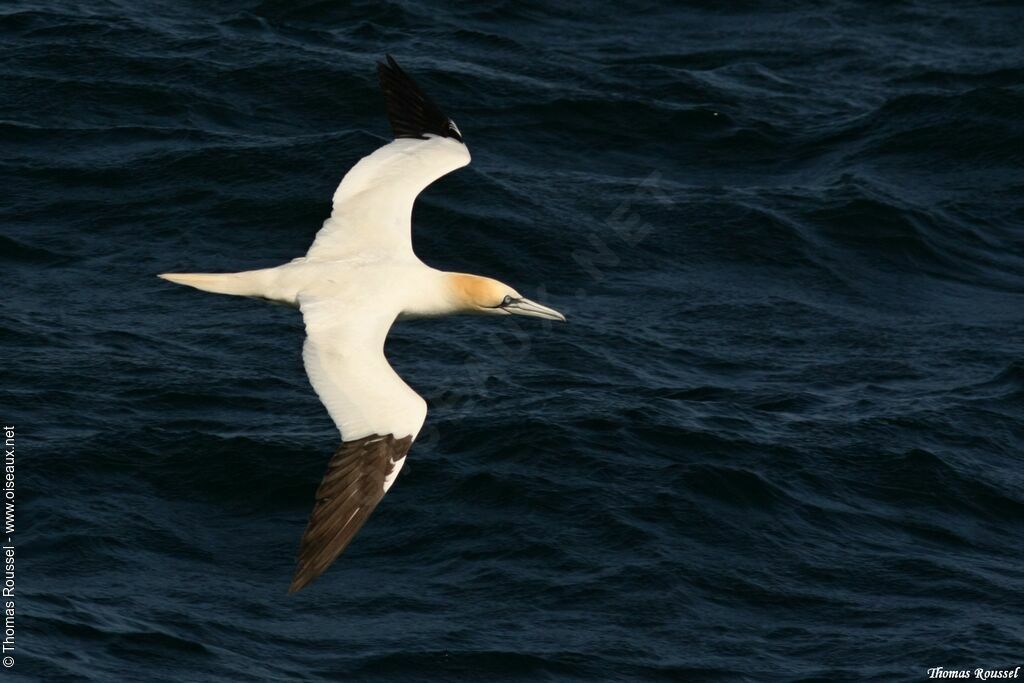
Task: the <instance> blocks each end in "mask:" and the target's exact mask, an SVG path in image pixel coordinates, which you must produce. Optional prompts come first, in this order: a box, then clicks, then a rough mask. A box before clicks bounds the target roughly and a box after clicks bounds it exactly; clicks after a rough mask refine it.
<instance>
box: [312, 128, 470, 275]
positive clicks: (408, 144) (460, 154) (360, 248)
mask: <svg viewBox="0 0 1024 683" xmlns="http://www.w3.org/2000/svg"><path fill="white" fill-rule="evenodd" d="M469 162H470V156H469V150H468V149H467V148H466V146H465V145H464V144H462V143H461V142H459V141H458V140H455V139H454V138H446V137H440V136H437V135H428V136H427V138H426V139H425V140H421V139H417V138H399V139H398V140H394V141H393V142H390V143H388V144H386V145H384V146H383V147H381V148H380V149H378V150H377V151H376V152H374V153H373V154H370V155H369V156H366V157H363V158H362V159H361V160H360V161H359V163H357V164H356V165H355V166H353V167H352V170H350V171H349V172H348V173H347V174H346V175H345V177H344V178H343V179H342V181H341V184H340V185H339V186H338V189H337V190H336V191H335V193H334V209H333V211H332V213H331V217H330V218H328V219H327V220H326V221H325V222H324V224H323V227H322V228H320V232H318V233H317V235H316V239H315V240H314V241H313V245H312V246H311V247H310V248H309V251H308V252H307V253H306V257H307V258H310V259H319V260H333V259H336V258H343V257H345V256H350V255H352V254H354V253H364V252H369V251H380V252H382V253H387V254H388V255H390V256H396V255H399V254H403V253H408V254H412V205H413V203H414V202H415V201H416V197H417V196H419V194H420V192H422V191H423V190H424V189H425V188H426V187H427V186H428V185H430V184H431V183H432V182H434V181H435V180H437V179H438V178H440V177H441V176H443V175H446V174H448V173H451V172H452V171H454V170H455V169H457V168H462V167H463V166H465V165H467V164H468V163H469Z"/></svg>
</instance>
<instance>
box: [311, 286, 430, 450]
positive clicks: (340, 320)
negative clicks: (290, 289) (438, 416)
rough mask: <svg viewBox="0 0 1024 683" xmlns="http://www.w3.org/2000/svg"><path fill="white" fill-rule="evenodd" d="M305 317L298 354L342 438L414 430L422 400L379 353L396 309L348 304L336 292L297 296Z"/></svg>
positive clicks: (423, 409)
mask: <svg viewBox="0 0 1024 683" xmlns="http://www.w3.org/2000/svg"><path fill="white" fill-rule="evenodd" d="M299 306H300V308H301V309H302V317H303V319H304V320H305V322H306V342H305V344H304V345H303V347H302V360H303V361H304V363H305V365H306V374H307V375H309V382H310V384H312V385H313V389H314V390H315V391H316V393H317V396H319V397H320V401H321V402H322V403H323V404H324V407H325V408H327V412H328V414H329V415H330V416H331V418H332V419H333V420H334V424H335V425H337V427H338V431H340V432H341V438H342V441H353V440H355V439H361V438H363V437H366V436H371V435H374V434H378V435H381V436H384V435H387V434H391V435H394V437H395V438H402V437H405V436H409V435H412V437H413V438H415V437H416V435H417V434H418V433H419V431H420V428H421V427H422V426H423V421H424V419H426V416H427V404H426V401H424V400H423V398H422V397H420V395H419V394H417V393H416V392H415V391H413V390H412V389H411V388H410V387H409V385H408V384H406V383H405V382H404V381H403V380H402V378H401V377H399V376H398V373H396V372H395V371H394V369H393V368H392V367H391V365H390V364H389V363H388V361H387V358H385V356H384V339H385V337H387V334H388V330H389V329H391V324H392V323H393V322H394V320H395V317H396V316H397V315H398V311H397V310H389V308H390V307H388V306H383V307H382V306H380V305H379V302H368V303H367V304H364V305H361V306H356V307H354V308H353V307H352V306H350V305H347V302H343V301H340V300H339V299H335V298H327V299H312V298H308V297H300V301H299Z"/></svg>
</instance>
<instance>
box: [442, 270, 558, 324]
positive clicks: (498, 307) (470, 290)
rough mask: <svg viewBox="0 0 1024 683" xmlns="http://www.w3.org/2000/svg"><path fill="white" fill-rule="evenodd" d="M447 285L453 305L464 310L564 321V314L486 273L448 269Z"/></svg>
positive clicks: (484, 313) (467, 311)
mask: <svg viewBox="0 0 1024 683" xmlns="http://www.w3.org/2000/svg"><path fill="white" fill-rule="evenodd" d="M448 286H449V289H450V291H451V293H452V297H453V299H454V300H455V304H456V308H457V309H458V310H460V311H463V312H465V313H479V314H482V315H527V316H530V317H532V318H544V319H546V320H559V321H562V322H565V316H564V315H562V314H561V313H559V312H558V311H556V310H555V309H553V308H548V307H547V306H543V305H541V304H538V303H537V302H536V301H531V300H529V299H527V298H526V297H525V296H523V295H522V294H520V293H519V292H517V291H516V290H514V289H512V288H511V287H509V286H508V285H506V284H505V283H504V282H498V281H497V280H494V279H491V278H489V277H481V276H479V275H465V274H463V273H449V274H448Z"/></svg>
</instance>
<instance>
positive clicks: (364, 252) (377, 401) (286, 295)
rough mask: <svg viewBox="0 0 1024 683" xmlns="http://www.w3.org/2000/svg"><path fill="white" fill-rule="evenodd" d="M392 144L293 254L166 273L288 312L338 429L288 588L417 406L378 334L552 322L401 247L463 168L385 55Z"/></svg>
mask: <svg viewBox="0 0 1024 683" xmlns="http://www.w3.org/2000/svg"><path fill="white" fill-rule="evenodd" d="M378 74H379V76H380V80H381V85H382V88H383V90H384V92H385V95H386V98H387V102H388V116H389V119H390V120H391V124H392V129H393V130H394V133H395V137H396V138H397V139H395V140H394V141H392V142H390V143H388V144H387V145H384V146H383V147H381V148H380V149H378V150H377V151H375V152H373V153H372V154H370V155H369V156H367V157H365V158H363V159H362V160H360V161H359V163H357V164H356V165H355V166H354V167H353V168H352V169H351V170H350V171H349V172H348V174H346V175H345V177H344V179H343V180H342V181H341V184H340V185H339V186H338V189H337V191H336V192H335V193H334V202H333V210H332V212H331V216H330V218H328V219H327V220H326V221H325V222H324V224H323V227H322V228H321V229H320V231H319V232H318V233H317V235H316V238H315V240H314V241H313V244H312V246H311V247H310V248H309V251H308V252H307V253H306V256H305V257H301V258H297V259H295V260H293V261H291V262H290V263H286V264H284V265H281V266H278V267H276V268H267V269H262V270H254V271H246V272H241V273H166V274H163V275H161V276H160V277H163V278H165V279H167V280H170V281H172V282H177V283H180V284H185V285H190V286H192V287H195V288H197V289H202V290H205V291H210V292H218V293H222V294H234V295H241V296H252V297H260V298H264V299H271V300H275V301H280V302H284V303H287V304H290V305H293V306H297V307H298V308H299V309H301V311H302V316H303V320H304V321H305V324H306V341H305V344H304V345H303V350H302V357H303V361H304V363H305V367H306V373H307V375H308V376H309V381H310V383H311V384H312V385H313V389H314V390H315V391H316V393H317V395H318V396H319V397H320V400H321V401H322V402H323V404H324V407H326V409H327V412H328V414H329V415H330V416H331V418H332V419H333V420H334V423H335V425H337V427H338V431H339V432H340V433H341V438H342V443H341V446H340V447H339V449H338V451H337V452H336V453H335V455H334V457H333V458H332V459H331V461H330V463H329V464H328V469H327V473H326V474H325V475H324V478H323V481H322V482H321V484H320V487H319V489H318V490H317V495H316V504H315V506H314V508H313V513H312V514H311V516H310V520H309V524H308V525H307V527H306V532H305V534H304V535H303V539H302V544H301V547H300V550H299V558H298V563H297V567H296V571H295V576H294V577H293V580H292V585H291V588H290V591H292V592H294V591H296V590H299V589H300V588H302V587H303V586H305V585H306V584H308V583H309V582H310V581H312V580H313V579H315V578H316V577H317V576H319V575H320V574H321V573H322V572H323V571H324V570H325V569H326V568H327V567H328V566H329V565H330V564H331V562H333V561H334V559H335V558H336V557H337V556H338V554H340V553H341V551H342V550H343V549H344V548H345V546H346V545H347V544H348V543H349V541H351V539H352V537H353V536H354V535H355V533H356V532H357V531H358V530H359V528H360V527H361V526H362V524H363V523H364V522H365V521H366V519H367V518H368V517H369V515H370V513H371V512H372V511H373V509H374V508H375V507H376V505H377V503H378V502H379V501H380V499H381V498H382V497H383V495H384V493H385V492H386V491H387V490H388V489H389V488H390V487H391V485H392V484H393V483H394V481H395V478H396V477H397V476H398V473H399V471H400V470H401V468H402V465H403V464H404V462H405V457H406V452H407V451H408V449H409V447H410V445H411V444H412V441H413V440H414V439H415V438H416V435H417V434H418V433H419V431H420V429H421V427H422V426H423V421H424V419H425V418H426V414H427V405H426V402H425V401H424V400H423V398H422V397H420V396H419V395H418V394H417V393H416V392H415V391H413V390H412V389H411V388H410V387H409V385H407V384H406V383H405V382H404V381H403V380H402V378H401V377H399V376H398V374H397V373H396V372H395V371H394V369H392V367H391V365H390V364H389V363H388V361H387V358H386V357H385V356H384V341H385V339H386V338H387V335H388V331H389V330H390V329H391V325H392V324H393V323H394V322H395V321H396V320H398V319H399V318H406V317H418V316H435V315H446V314H452V313H477V314H485V315H512V314H515V315H527V316H532V317H539V318H545V319H549V320H564V319H565V318H564V317H563V316H562V315H561V314H560V313H558V312H557V311H555V310H553V309H550V308H547V307H546V306H542V305H540V304H538V303H535V302H533V301H530V300H529V299H526V298H524V297H523V296H521V295H520V294H519V293H518V292H517V291H516V290H514V289H512V288H511V287H509V286H508V285H505V284H503V283H501V282H498V281H496V280H492V279H490V278H486V277H480V276H476V275H466V274H462V273H447V272H442V271H439V270H436V269H434V268H431V267H430V266H428V265H426V264H424V263H423V262H422V261H420V260H419V258H417V257H416V255H415V253H414V252H413V248H412V234H411V230H412V226H411V223H412V207H413V203H414V202H415V201H416V197H417V196H418V195H419V193H420V192H421V191H422V190H423V189H424V188H426V187H427V186H428V185H430V184H431V183H432V182H434V181H435V180H437V179H438V178H440V177H441V176H443V175H445V174H447V173H450V172H451V171H453V170H455V169H458V168H461V167H462V166H465V165H466V164H468V163H469V161H470V156H469V150H468V149H466V146H465V144H463V142H462V135H461V133H460V131H459V129H458V128H457V127H456V126H455V124H454V123H452V122H451V120H450V119H448V118H447V117H446V116H445V115H444V114H442V113H441V110H440V109H439V108H438V107H437V105H435V104H434V103H433V102H432V101H431V100H430V99H429V98H428V97H427V96H426V95H425V94H424V93H423V91H422V90H420V89H419V88H418V87H417V86H416V84H415V83H414V82H413V81H412V79H410V78H409V77H408V76H407V75H406V74H405V73H404V72H403V71H402V70H401V68H400V67H399V66H398V64H396V63H395V61H394V60H393V59H392V58H391V57H390V56H389V57H388V63H387V64H381V65H379V68H378Z"/></svg>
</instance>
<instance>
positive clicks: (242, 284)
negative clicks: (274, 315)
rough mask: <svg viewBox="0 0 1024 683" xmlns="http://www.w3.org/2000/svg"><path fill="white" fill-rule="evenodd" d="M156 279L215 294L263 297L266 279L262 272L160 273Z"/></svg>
mask: <svg viewBox="0 0 1024 683" xmlns="http://www.w3.org/2000/svg"><path fill="white" fill-rule="evenodd" d="M157 277H161V278H163V279H164V280H170V281H171V282H176V283H177V284H179V285H188V286H189V287H195V288H196V289H201V290H203V291H204V292H214V293H216V294H234V295H235V296H265V294H264V293H265V290H266V284H267V283H266V277H265V273H264V272H263V271H259V270H250V271H246V272H243V273H161V274H160V275H158V276H157Z"/></svg>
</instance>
